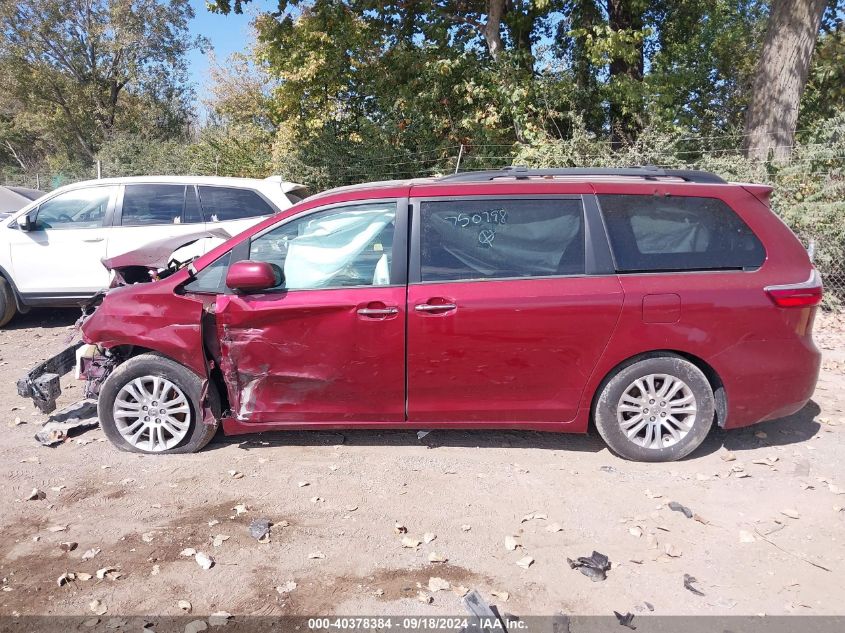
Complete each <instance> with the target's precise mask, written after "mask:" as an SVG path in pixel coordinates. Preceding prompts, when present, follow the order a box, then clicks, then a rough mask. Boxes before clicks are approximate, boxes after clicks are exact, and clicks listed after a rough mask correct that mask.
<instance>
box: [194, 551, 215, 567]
mask: <svg viewBox="0 0 845 633" xmlns="http://www.w3.org/2000/svg"><path fill="white" fill-rule="evenodd" d="M194 560H195V561H197V565H199V566H200V567H202V568H203V569H206V570H208V569H211V568H212V567H214V559H213V558H212V557H211V556H209V555H208V554H206V553H205V552H197V553H196V554H195V555H194Z"/></svg>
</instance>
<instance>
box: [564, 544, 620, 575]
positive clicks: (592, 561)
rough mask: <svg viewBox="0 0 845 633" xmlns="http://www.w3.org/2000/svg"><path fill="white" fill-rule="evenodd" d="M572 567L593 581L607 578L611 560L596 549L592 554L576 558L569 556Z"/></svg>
mask: <svg viewBox="0 0 845 633" xmlns="http://www.w3.org/2000/svg"><path fill="white" fill-rule="evenodd" d="M566 562H567V563H569V567H570V568H571V569H577V570H579V571H580V572H581V573H582V574H584V575H585V576H587V578H589V579H590V580H592V581H593V582H598V581H599V580H606V579H607V572H608V571H610V566H611V565H610V560H609V559H608V558H607V556H605V555H604V554H600V553H599V552H596V551H594V552H593V553H592V555H590V556H580V557H578V558H577V559H575V560H572V559H571V558H567V559H566Z"/></svg>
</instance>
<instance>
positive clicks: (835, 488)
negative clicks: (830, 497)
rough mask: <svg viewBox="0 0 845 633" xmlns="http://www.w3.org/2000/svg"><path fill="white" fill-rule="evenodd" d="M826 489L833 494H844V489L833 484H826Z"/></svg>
mask: <svg viewBox="0 0 845 633" xmlns="http://www.w3.org/2000/svg"><path fill="white" fill-rule="evenodd" d="M827 489H828V490H830V491H831V492H832V493H833V494H835V495H845V490H842V488H840V487H839V486H837V485H835V484H828V485H827Z"/></svg>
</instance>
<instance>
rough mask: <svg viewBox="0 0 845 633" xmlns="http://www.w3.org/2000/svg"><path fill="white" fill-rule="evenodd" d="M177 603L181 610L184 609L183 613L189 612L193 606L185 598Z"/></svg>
mask: <svg viewBox="0 0 845 633" xmlns="http://www.w3.org/2000/svg"><path fill="white" fill-rule="evenodd" d="M177 605H178V606H179V608H180V609H182V611H184V612H185V613H190V612H191V609H192V608H193V607H192V606H191V603H190V602H188V601H187V600H180V601H179V602H178V603H177Z"/></svg>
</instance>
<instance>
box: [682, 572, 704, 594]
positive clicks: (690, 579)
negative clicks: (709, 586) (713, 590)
mask: <svg viewBox="0 0 845 633" xmlns="http://www.w3.org/2000/svg"><path fill="white" fill-rule="evenodd" d="M697 582H698V580H696V579H695V577H694V576H690V575H689V574H684V589H686V590H687V591H691V592H692V593H694V594H695V595H697V596H703V595H704V592H703V591H701V590H699V589H697V588H695V587H693V584H695V583H697Z"/></svg>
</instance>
